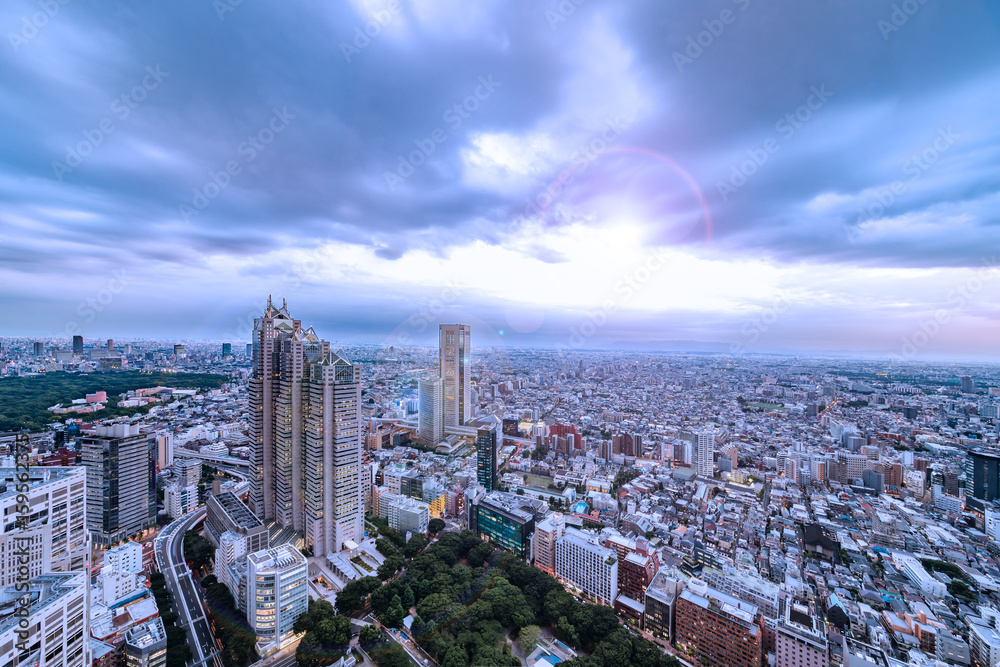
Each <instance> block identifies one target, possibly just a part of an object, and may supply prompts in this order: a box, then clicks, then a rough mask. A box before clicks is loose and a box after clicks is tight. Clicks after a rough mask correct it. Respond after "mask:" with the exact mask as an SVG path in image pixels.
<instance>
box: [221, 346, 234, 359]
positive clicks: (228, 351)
mask: <svg viewBox="0 0 1000 667" xmlns="http://www.w3.org/2000/svg"><path fill="white" fill-rule="evenodd" d="M232 354H233V344H232V343H223V344H222V356H224V357H230V356H232Z"/></svg>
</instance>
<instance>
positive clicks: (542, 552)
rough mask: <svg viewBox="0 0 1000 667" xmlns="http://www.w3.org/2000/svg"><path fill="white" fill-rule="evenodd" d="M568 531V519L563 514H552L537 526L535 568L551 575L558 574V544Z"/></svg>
mask: <svg viewBox="0 0 1000 667" xmlns="http://www.w3.org/2000/svg"><path fill="white" fill-rule="evenodd" d="M565 530H566V519H565V517H564V516H563V515H562V514H550V515H549V516H547V517H546V518H545V520H544V521H540V522H538V523H536V524H535V538H534V551H535V567H537V568H538V569H540V570H544V571H545V572H548V573H549V574H555V572H556V542H558V541H559V538H560V537H562V536H563V532H564V531H565Z"/></svg>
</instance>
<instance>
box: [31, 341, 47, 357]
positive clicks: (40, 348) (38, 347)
mask: <svg viewBox="0 0 1000 667" xmlns="http://www.w3.org/2000/svg"><path fill="white" fill-rule="evenodd" d="M33 352H34V355H35V356H36V357H40V356H42V355H43V354H45V345H43V344H42V342H41V341H37V340H36V341H35V342H34V348H33Z"/></svg>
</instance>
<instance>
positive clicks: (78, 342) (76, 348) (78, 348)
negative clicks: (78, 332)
mask: <svg viewBox="0 0 1000 667" xmlns="http://www.w3.org/2000/svg"><path fill="white" fill-rule="evenodd" d="M73 354H76V355H80V354H83V336H73Z"/></svg>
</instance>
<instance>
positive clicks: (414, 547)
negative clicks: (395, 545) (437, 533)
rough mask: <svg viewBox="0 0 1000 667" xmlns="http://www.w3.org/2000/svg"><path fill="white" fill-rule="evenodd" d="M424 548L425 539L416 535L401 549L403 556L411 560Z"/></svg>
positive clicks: (418, 534) (425, 544)
mask: <svg viewBox="0 0 1000 667" xmlns="http://www.w3.org/2000/svg"><path fill="white" fill-rule="evenodd" d="M426 546H427V538H426V537H424V536H423V535H421V534H420V533H417V534H416V535H414V536H413V537H411V538H410V541H409V542H407V543H406V546H405V547H403V555H404V556H406V557H407V558H413V557H414V556H416V555H417V554H418V553H420V552H421V551H423V549H424V547H426Z"/></svg>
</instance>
